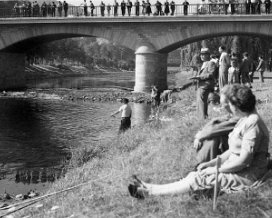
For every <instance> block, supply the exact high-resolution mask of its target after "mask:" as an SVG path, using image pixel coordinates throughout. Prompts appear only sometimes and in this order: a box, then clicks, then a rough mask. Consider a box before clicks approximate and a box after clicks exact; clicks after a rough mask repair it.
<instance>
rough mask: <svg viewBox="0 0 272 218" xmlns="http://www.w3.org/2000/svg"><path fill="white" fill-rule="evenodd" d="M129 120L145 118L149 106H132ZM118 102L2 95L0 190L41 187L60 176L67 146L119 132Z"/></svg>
mask: <svg viewBox="0 0 272 218" xmlns="http://www.w3.org/2000/svg"><path fill="white" fill-rule="evenodd" d="M131 106H132V108H133V116H132V123H133V124H135V125H140V124H142V123H144V122H145V120H146V119H148V117H149V115H150V107H149V105H145V104H133V103H131ZM119 107H120V103H117V102H116V103H93V102H83V101H82V102H70V101H52V100H46V101H45V100H38V99H15V98H2V99H0V123H1V125H0V194H1V193H3V192H4V191H7V192H9V193H11V194H18V193H25V192H27V191H29V189H33V188H36V189H37V190H42V189H44V188H46V187H48V185H49V184H50V182H52V181H54V180H55V179H57V178H59V177H60V175H61V171H62V169H63V167H64V166H65V164H66V161H67V160H66V159H67V156H69V155H70V150H71V148H77V147H80V146H83V145H88V146H96V143H97V142H99V143H100V142H101V140H111V138H113V137H115V136H116V135H117V131H116V129H118V127H119V122H120V120H119V119H109V115H110V114H111V113H112V112H113V111H115V110H116V109H117V108H119Z"/></svg>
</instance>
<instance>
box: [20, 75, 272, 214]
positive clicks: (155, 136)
mask: <svg viewBox="0 0 272 218" xmlns="http://www.w3.org/2000/svg"><path fill="white" fill-rule="evenodd" d="M271 86H272V81H269V80H266V83H265V84H263V85H260V84H258V82H256V83H254V93H255V94H256V96H257V99H258V105H257V108H258V111H259V113H260V114H261V116H262V117H263V118H264V120H265V122H266V124H267V125H268V128H269V129H270V130H271V129H272V117H271V110H272V99H271V94H270V93H271V91H272V88H271ZM178 95H179V98H180V99H182V101H177V102H176V103H175V104H173V105H170V106H169V107H168V109H167V110H166V111H164V114H163V115H164V116H168V117H170V118H172V121H171V122H160V121H157V122H152V123H147V124H145V125H144V126H141V127H135V128H133V129H132V130H130V131H128V132H126V133H125V134H124V135H122V136H120V137H116V139H115V140H112V141H110V142H106V143H104V144H99V145H95V146H94V145H86V146H84V147H82V148H79V149H78V150H77V151H75V152H74V155H73V158H72V162H71V166H72V167H71V169H69V170H68V173H67V174H66V175H65V177H64V178H62V179H60V180H59V181H57V182H56V183H55V184H54V185H53V187H52V188H51V190H49V191H48V193H51V192H54V191H58V190H62V189H66V188H69V187H71V186H74V185H77V184H80V183H84V182H86V181H89V183H88V185H83V186H81V187H79V188H76V189H74V190H72V191H69V192H65V193H62V194H59V195H56V196H54V197H50V198H48V199H47V200H44V201H41V203H42V204H43V207H40V208H35V205H34V206H32V207H31V208H27V209H25V210H24V211H20V212H18V213H17V214H15V215H17V216H18V217H24V216H27V217H271V216H272V201H271V198H272V189H271V188H272V180H270V181H269V182H267V183H266V184H265V185H263V186H262V187H260V188H259V189H257V190H252V191H250V192H245V193H239V194H231V195H226V194H225V195H223V196H220V197H219V199H218V207H217V210H216V211H215V212H213V211H212V201H211V200H207V199H200V200H198V201H196V200H194V199H192V198H191V197H190V196H189V195H187V194H185V195H181V194H178V195H172V196H161V197H150V198H147V199H146V200H137V199H133V198H131V197H130V195H129V193H128V191H127V186H128V184H129V182H130V178H131V175H132V174H137V175H139V176H140V178H142V179H144V180H146V181H150V182H154V183H168V182H172V181H175V180H177V179H179V178H181V177H183V176H185V175H186V174H187V173H188V171H190V170H191V169H192V167H193V166H194V164H195V158H194V155H195V151H194V149H193V148H192V142H193V137H194V135H195V133H196V131H197V130H199V128H200V127H201V125H203V124H202V123H199V121H198V119H197V116H196V114H195V107H194V104H193V102H194V100H195V91H194V88H193V87H189V88H188V89H186V90H184V91H182V92H180V93H178ZM209 111H210V117H211V118H212V117H214V116H219V115H220V114H218V112H214V111H213V110H212V108H209ZM271 135H272V134H271ZM271 151H272V149H271V148H270V152H271ZM53 206H59V208H58V209H56V210H51V209H52V207H53Z"/></svg>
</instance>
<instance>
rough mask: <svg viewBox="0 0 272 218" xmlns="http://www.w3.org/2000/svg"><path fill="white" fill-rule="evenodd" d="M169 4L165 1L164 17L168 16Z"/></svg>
mask: <svg viewBox="0 0 272 218" xmlns="http://www.w3.org/2000/svg"><path fill="white" fill-rule="evenodd" d="M169 6H170V4H169V2H168V0H166V2H165V3H164V14H165V15H166V16H168V14H169V13H170V7H169Z"/></svg>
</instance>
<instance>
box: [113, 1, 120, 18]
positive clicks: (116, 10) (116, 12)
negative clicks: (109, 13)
mask: <svg viewBox="0 0 272 218" xmlns="http://www.w3.org/2000/svg"><path fill="white" fill-rule="evenodd" d="M118 7H119V4H118V2H117V1H116V0H115V1H114V5H113V14H114V16H118Z"/></svg>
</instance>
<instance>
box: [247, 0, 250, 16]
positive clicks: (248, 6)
mask: <svg viewBox="0 0 272 218" xmlns="http://www.w3.org/2000/svg"><path fill="white" fill-rule="evenodd" d="M250 7H251V0H246V14H250Z"/></svg>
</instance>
